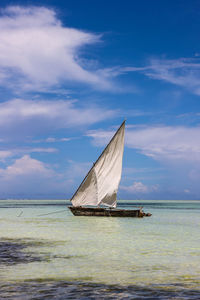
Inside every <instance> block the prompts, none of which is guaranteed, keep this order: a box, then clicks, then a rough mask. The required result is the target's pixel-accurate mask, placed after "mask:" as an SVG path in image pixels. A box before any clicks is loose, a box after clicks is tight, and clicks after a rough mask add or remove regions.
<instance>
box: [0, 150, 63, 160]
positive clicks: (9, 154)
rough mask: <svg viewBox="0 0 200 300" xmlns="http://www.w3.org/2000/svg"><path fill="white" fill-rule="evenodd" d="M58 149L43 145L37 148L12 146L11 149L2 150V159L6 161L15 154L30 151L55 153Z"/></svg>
mask: <svg viewBox="0 0 200 300" xmlns="http://www.w3.org/2000/svg"><path fill="white" fill-rule="evenodd" d="M57 151H58V150H57V149H56V148H42V147H37V148H23V147H21V148H15V149H14V148H12V149H11V150H0V161H1V162H5V160H6V159H7V158H11V157H14V156H18V155H24V154H28V153H41V152H44V153H54V152H57Z"/></svg>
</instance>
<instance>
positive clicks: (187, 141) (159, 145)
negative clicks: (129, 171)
mask: <svg viewBox="0 0 200 300" xmlns="http://www.w3.org/2000/svg"><path fill="white" fill-rule="evenodd" d="M113 134H114V132H113V131H89V132H88V134H87V135H88V136H90V137H92V138H93V140H94V143H95V144H96V145H101V146H102V145H105V143H107V142H108V141H109V139H110V138H111V137H112V135H113ZM199 136H200V127H184V126H155V127H153V126H144V127H138V128H137V127H135V128H134V129H133V130H131V128H130V129H128V130H127V131H126V137H125V142H126V146H128V147H129V148H133V149H136V150H138V151H139V152H140V153H142V154H144V155H146V156H149V157H152V158H153V159H155V160H160V161H176V162H178V161H180V162H182V161H185V162H186V161H189V162H199V161H200V139H199Z"/></svg>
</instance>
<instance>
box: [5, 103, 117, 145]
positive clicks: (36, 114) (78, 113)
mask: <svg viewBox="0 0 200 300" xmlns="http://www.w3.org/2000/svg"><path fill="white" fill-rule="evenodd" d="M115 115H116V111H114V110H106V109H104V108H100V107H97V106H96V107H95V106H89V105H88V106H87V107H78V103H76V102H73V101H62V100H57V101H48V100H45V101H42V100H34V101H33V100H29V101H28V100H22V99H14V100H10V101H7V102H3V103H0V135H1V137H2V136H4V137H6V138H7V139H8V137H9V136H12V138H15V136H21V137H22V136H28V135H33V134H38V133H39V134H40V133H46V132H48V131H51V132H53V131H55V130H58V129H61V128H71V127H75V128H78V127H80V126H86V125H91V124H94V123H96V122H99V121H102V120H105V119H107V118H110V117H113V116H115Z"/></svg>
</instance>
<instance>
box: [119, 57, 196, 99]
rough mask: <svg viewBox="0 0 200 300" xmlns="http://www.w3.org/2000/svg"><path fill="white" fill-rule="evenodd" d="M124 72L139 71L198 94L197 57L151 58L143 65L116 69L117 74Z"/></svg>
mask: <svg viewBox="0 0 200 300" xmlns="http://www.w3.org/2000/svg"><path fill="white" fill-rule="evenodd" d="M126 72H141V73H143V74H144V75H146V76H147V77H149V78H152V79H158V80H163V81H166V82H169V83H172V84H175V85H178V86H182V87H184V88H187V89H188V90H189V91H190V92H192V93H194V94H196V95H200V59H199V58H178V59H151V60H150V63H149V64H148V65H146V66H144V67H125V68H120V69H119V70H118V74H120V73H121V74H122V73H126Z"/></svg>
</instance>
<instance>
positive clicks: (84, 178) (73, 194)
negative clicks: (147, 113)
mask: <svg viewBox="0 0 200 300" xmlns="http://www.w3.org/2000/svg"><path fill="white" fill-rule="evenodd" d="M125 122H126V120H124V121H123V122H122V124H121V125H120V127H119V128H118V130H117V131H116V132H115V134H114V135H113V137H112V139H111V140H110V142H109V143H108V144H107V146H106V147H105V149H104V150H103V151H102V153H101V154H100V156H99V157H98V159H97V160H96V161H95V163H94V164H93V166H92V167H91V168H90V169H89V171H88V172H87V174H86V176H85V177H84V179H83V180H82V182H81V183H80V185H79V186H78V188H77V190H76V191H75V193H74V194H73V196H72V197H71V199H70V201H72V200H73V198H74V197H75V195H76V194H77V192H78V190H79V189H80V187H81V186H82V184H83V183H84V181H85V180H86V178H87V177H88V175H89V173H90V171H91V170H92V169H93V168H94V167H95V165H96V164H97V162H98V161H99V159H100V158H101V157H102V155H103V154H104V152H105V151H106V149H107V148H108V147H109V145H110V144H111V143H112V141H113V139H114V138H115V136H116V135H117V134H118V132H119V131H120V129H121V127H122V126H123V125H124V124H125Z"/></svg>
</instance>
